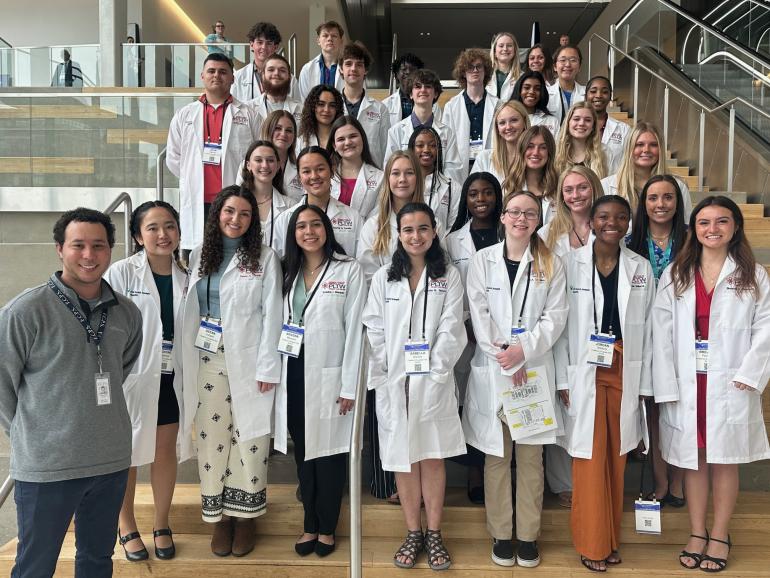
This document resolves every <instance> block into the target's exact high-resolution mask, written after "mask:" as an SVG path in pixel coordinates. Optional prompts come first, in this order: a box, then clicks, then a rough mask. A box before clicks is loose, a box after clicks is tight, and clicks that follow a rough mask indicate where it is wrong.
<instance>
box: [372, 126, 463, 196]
mask: <svg viewBox="0 0 770 578" xmlns="http://www.w3.org/2000/svg"><path fill="white" fill-rule="evenodd" d="M433 128H434V129H435V130H436V132H437V133H438V135H439V137H441V148H442V151H443V155H444V174H445V175H447V176H448V177H451V178H452V179H453V180H456V181H458V182H459V183H463V182H465V176H464V175H466V174H467V173H468V159H467V158H466V159H465V160H464V161H462V160H461V159H460V153H459V152H458V149H457V139H456V137H455V132H454V130H452V128H451V127H449V126H447V125H445V124H443V123H441V122H440V121H438V120H436V118H435V117H434V118H433ZM413 132H414V127H413V126H412V118H411V117H407V118H405V119H404V120H402V121H401V122H399V123H398V124H395V125H393V126H392V127H390V130H389V131H388V145H387V147H386V149H385V163H387V162H388V159H389V158H390V155H392V154H393V153H394V152H396V151H405V150H406V149H407V148H409V139H410V138H411V136H412V133H413ZM383 166H384V165H383Z"/></svg>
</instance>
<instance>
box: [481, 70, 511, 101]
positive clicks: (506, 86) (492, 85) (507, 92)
mask: <svg viewBox="0 0 770 578" xmlns="http://www.w3.org/2000/svg"><path fill="white" fill-rule="evenodd" d="M516 78H517V77H515V76H513V67H511V70H509V71H508V75H507V76H506V77H505V80H504V81H503V86H502V87H501V88H500V96H497V74H496V72H495V71H494V70H493V71H492V80H490V81H489V84H487V87H486V88H487V92H488V93H489V94H491V95H492V96H494V97H495V98H499V99H500V102H508V101H509V100H511V95H513V87H514V85H515V84H516Z"/></svg>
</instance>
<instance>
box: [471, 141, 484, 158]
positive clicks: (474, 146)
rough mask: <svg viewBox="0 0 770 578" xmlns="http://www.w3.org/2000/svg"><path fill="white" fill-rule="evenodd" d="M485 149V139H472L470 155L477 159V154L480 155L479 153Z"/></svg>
mask: <svg viewBox="0 0 770 578" xmlns="http://www.w3.org/2000/svg"><path fill="white" fill-rule="evenodd" d="M483 150H484V141H483V140H472V141H470V146H469V149H468V152H469V156H470V158H472V159H474V160H475V159H476V157H477V156H479V153H480V152H481V151H483Z"/></svg>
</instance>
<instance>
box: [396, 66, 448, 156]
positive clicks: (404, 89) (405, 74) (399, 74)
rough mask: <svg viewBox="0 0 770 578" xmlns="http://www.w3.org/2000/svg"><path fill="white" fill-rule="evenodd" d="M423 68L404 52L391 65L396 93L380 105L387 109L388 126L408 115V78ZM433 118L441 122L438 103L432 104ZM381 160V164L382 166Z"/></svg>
mask: <svg viewBox="0 0 770 578" xmlns="http://www.w3.org/2000/svg"><path fill="white" fill-rule="evenodd" d="M422 68H425V63H424V62H423V61H422V59H421V58H420V57H419V56H417V55H416V54H412V53H411V52H406V53H404V54H402V55H401V56H399V57H398V58H396V60H394V61H393V62H392V63H391V65H390V71H391V73H392V74H393V78H394V79H395V80H396V88H397V90H396V92H394V93H393V94H391V95H390V96H387V97H385V98H383V99H382V104H384V105H385V108H387V109H388V113H389V114H390V126H395V125H397V124H398V123H399V122H401V121H402V120H404V119H405V118H407V117H408V116H409V115H410V114H412V108H413V107H414V102H413V101H412V94H411V92H410V89H409V76H410V75H411V74H412V73H413V72H414V71H415V70H420V69H422ZM433 118H435V119H436V120H441V107H440V106H439V105H438V103H433ZM384 162H385V161H384V160H383V164H384Z"/></svg>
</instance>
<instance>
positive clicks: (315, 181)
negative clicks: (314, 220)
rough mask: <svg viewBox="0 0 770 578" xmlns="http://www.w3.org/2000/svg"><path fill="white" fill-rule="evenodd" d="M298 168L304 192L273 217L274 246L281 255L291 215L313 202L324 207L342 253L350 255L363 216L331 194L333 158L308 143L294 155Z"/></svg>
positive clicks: (353, 252)
mask: <svg viewBox="0 0 770 578" xmlns="http://www.w3.org/2000/svg"><path fill="white" fill-rule="evenodd" d="M297 168H298V170H299V175H300V180H301V182H302V187H303V189H304V192H305V194H304V196H303V198H302V199H301V200H300V202H299V203H297V204H296V205H294V206H293V207H291V208H289V210H287V211H284V212H283V213H281V214H280V215H279V216H278V219H276V221H275V234H274V235H273V244H272V247H273V250H275V252H276V253H278V255H279V256H280V257H281V258H283V256H284V251H285V244H286V239H287V237H286V229H287V227H288V226H289V220H290V219H291V216H292V215H293V214H294V212H295V211H296V210H297V209H298V208H299V207H301V206H303V205H315V206H317V207H320V208H321V209H322V210H324V211H326V214H327V216H328V217H329V219H330V220H331V223H332V228H333V229H334V238H335V240H336V241H337V242H338V243H339V244H340V245H341V246H342V248H343V249H344V251H345V254H346V255H348V256H350V257H352V256H353V255H355V254H356V245H357V244H358V237H359V234H360V232H361V225H362V224H363V219H362V218H361V215H359V214H358V211H356V210H355V209H353V208H352V207H348V206H347V205H346V204H344V203H340V202H339V201H338V200H337V199H335V198H334V197H332V196H331V189H332V160H331V157H330V156H329V153H328V152H326V150H325V149H322V148H320V147H317V146H311V147H307V148H305V149H303V150H302V151H301V152H300V153H299V156H298V157H297Z"/></svg>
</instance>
